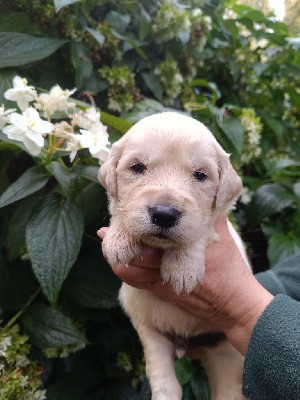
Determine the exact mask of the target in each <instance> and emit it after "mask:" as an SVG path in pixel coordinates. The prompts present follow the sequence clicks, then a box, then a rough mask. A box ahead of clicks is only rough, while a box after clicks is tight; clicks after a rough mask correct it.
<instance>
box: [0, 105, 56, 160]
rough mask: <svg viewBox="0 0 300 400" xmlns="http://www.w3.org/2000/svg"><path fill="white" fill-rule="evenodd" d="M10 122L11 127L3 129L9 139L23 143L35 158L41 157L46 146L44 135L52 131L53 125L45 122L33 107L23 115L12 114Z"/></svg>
mask: <svg viewBox="0 0 300 400" xmlns="http://www.w3.org/2000/svg"><path fill="white" fill-rule="evenodd" d="M9 122H10V124H11V125H7V126H5V127H4V128H3V132H4V133H5V134H6V135H7V137H8V138H9V139H12V140H17V141H19V142H23V143H24V145H25V146H26V147H27V149H28V150H29V152H30V154H32V155H33V156H37V155H39V154H40V152H41V148H42V147H43V146H44V135H45V134H46V133H50V132H51V131H52V129H53V124H52V123H50V122H47V121H43V120H42V119H41V118H40V116H39V114H38V112H37V111H36V110H35V109H34V108H32V107H29V108H27V109H26V110H25V111H24V112H23V114H18V113H12V114H10V115H9Z"/></svg>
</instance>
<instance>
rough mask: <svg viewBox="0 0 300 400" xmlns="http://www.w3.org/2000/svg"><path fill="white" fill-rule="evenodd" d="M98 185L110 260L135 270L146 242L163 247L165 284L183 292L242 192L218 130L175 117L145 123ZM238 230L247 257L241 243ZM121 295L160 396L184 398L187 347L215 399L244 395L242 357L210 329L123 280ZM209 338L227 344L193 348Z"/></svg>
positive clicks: (161, 399) (113, 155)
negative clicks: (180, 372)
mask: <svg viewBox="0 0 300 400" xmlns="http://www.w3.org/2000/svg"><path fill="white" fill-rule="evenodd" d="M99 180H100V182H101V184H102V185H103V186H104V187H105V188H106V190H107V193H108V197H109V203H110V213H111V224H110V229H109V230H108V233H107V234H106V236H105V239H104V240H103V244H102V248H103V253H104V256H105V257H106V259H107V261H108V262H109V264H111V265H114V264H117V263H122V264H129V263H130V261H131V260H132V259H133V258H136V257H139V256H140V255H141V254H142V250H143V246H144V245H149V246H153V247H157V248H160V249H163V256H162V261H161V268H160V271H161V276H162V279H163V280H164V281H165V282H168V283H169V284H170V285H171V286H172V287H173V289H174V291H175V292H176V293H177V294H178V293H181V292H182V291H184V292H187V293H190V292H191V291H192V290H193V289H194V288H195V286H196V285H197V283H198V282H201V281H202V279H203V277H204V272H205V266H204V252H205V248H206V246H207V244H208V243H209V242H210V241H212V240H216V239H217V238H216V235H215V233H214V228H213V227H214V222H215V220H216V218H217V217H218V216H219V215H220V214H221V213H224V212H227V211H228V209H229V208H230V206H231V205H232V203H233V202H234V200H235V199H236V197H237V196H238V195H239V193H240V191H241V188H242V183H241V180H240V178H239V177H238V175H237V174H236V172H235V171H234V169H233V167H232V166H231V164H230V161H229V155H228V154H226V153H225V151H224V150H223V149H222V147H221V146H220V145H219V144H218V142H217V141H216V139H215V138H214V137H213V135H212V133H211V132H210V131H209V130H208V129H207V128H206V127H205V126H204V125H203V124H201V123H200V122H198V121H197V120H195V119H193V118H190V117H187V116H185V115H183V114H180V113H176V112H165V113H159V114H155V115H151V116H149V117H146V118H144V119H142V120H141V121H139V122H138V123H136V124H135V125H134V126H133V127H132V128H130V129H129V131H128V132H127V133H126V134H125V135H124V136H123V137H122V138H121V139H120V140H119V141H118V142H116V143H115V144H114V145H113V146H112V149H111V152H110V155H109V158H108V160H107V161H106V162H105V163H104V164H103V166H102V167H101V168H100V173H99ZM230 230H231V232H232V235H233V237H234V238H235V240H236V241H237V243H238V246H239V247H240V249H241V252H242V254H243V256H244V258H245V260H246V259H247V258H246V254H245V252H244V250H243V246H242V242H241V240H240V238H239V237H238V235H237V233H236V232H235V231H234V229H233V228H232V226H230ZM119 297H120V301H121V304H122V306H123V308H124V310H125V311H126V312H127V313H128V315H129V316H130V318H131V321H132V323H133V325H134V327H135V329H136V330H137V332H138V334H139V337H140V340H141V342H142V345H143V349H144V354H145V360H146V374H147V376H148V378H149V381H150V385H151V390H152V400H180V399H181V397H182V389H181V386H180V385H179V383H178V381H177V379H176V375H175V369H174V355H175V353H176V350H177V351H178V350H179V352H181V353H182V350H183V348H184V347H185V348H188V349H189V350H190V353H191V354H193V355H194V356H195V357H197V358H200V359H201V362H202V364H203V365H204V367H205V368H206V371H207V374H208V378H209V382H210V386H211V398H212V399H213V400H240V399H243V396H242V389H241V386H242V370H243V357H242V356H241V355H240V354H239V353H238V352H237V351H236V350H235V349H234V348H233V347H232V346H231V345H230V344H229V342H227V341H226V340H225V336H224V338H223V337H222V335H221V334H216V328H215V327H214V326H212V324H210V323H208V321H205V320H200V319H199V318H196V317H195V316H193V315H191V314H190V313H188V312H187V311H184V310H182V309H180V308H178V307H177V306H175V305H173V304H169V303H166V302H165V301H163V300H162V299H160V298H158V297H157V296H155V295H154V294H153V293H151V292H149V291H147V290H141V289H136V288H133V287H130V286H129V285H127V284H125V283H123V284H122V287H121V290H120V296H119ZM208 332H212V333H214V336H213V337H214V338H215V339H216V338H219V339H220V341H218V340H215V339H214V341H215V342H216V343H215V345H214V346H203V345H202V346H198V347H197V348H196V349H195V348H193V347H194V346H192V349H191V346H190V344H191V343H194V345H195V346H197V344H200V345H201V344H203V343H204V342H205V340H206V339H207V333H208ZM199 335H200V336H199ZM201 335H202V338H204V339H205V338H206V339H205V340H204V341H203V340H202V341H201Z"/></svg>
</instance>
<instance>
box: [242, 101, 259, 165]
mask: <svg viewBox="0 0 300 400" xmlns="http://www.w3.org/2000/svg"><path fill="white" fill-rule="evenodd" d="M240 120H241V123H242V126H243V128H244V150H243V154H242V156H241V161H242V163H243V164H247V163H249V162H250V161H251V160H252V159H253V158H256V157H258V156H259V155H260V154H261V148H260V146H259V145H260V140H261V132H262V129H263V125H262V123H261V120H260V118H259V117H257V116H256V114H255V110H254V109H253V108H243V109H242V112H241V116H240Z"/></svg>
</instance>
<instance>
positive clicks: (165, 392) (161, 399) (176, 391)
mask: <svg viewBox="0 0 300 400" xmlns="http://www.w3.org/2000/svg"><path fill="white" fill-rule="evenodd" d="M181 397H182V388H181V386H180V385H179V383H178V382H176V383H175V382H174V384H172V385H170V386H168V387H163V388H161V389H159V390H155V391H153V392H152V396H151V400H181Z"/></svg>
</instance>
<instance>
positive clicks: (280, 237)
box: [268, 234, 300, 266]
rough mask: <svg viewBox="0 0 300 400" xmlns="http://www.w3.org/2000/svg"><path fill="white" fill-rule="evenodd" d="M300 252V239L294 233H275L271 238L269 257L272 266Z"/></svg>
mask: <svg viewBox="0 0 300 400" xmlns="http://www.w3.org/2000/svg"><path fill="white" fill-rule="evenodd" d="M295 254H300V240H299V239H298V238H296V237H295V236H293V235H284V234H275V235H272V236H271V237H270V239H269V246H268V257H269V260H270V264H271V266H274V265H276V264H278V263H279V262H281V261H284V260H285V259H287V258H288V257H290V256H292V255H295Z"/></svg>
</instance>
